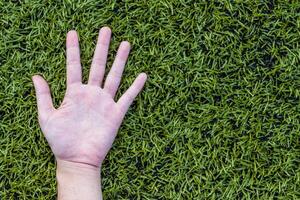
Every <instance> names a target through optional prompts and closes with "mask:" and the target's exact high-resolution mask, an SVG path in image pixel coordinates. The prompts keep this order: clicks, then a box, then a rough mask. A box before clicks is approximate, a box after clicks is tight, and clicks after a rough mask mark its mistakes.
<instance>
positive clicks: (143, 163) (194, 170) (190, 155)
mask: <svg viewBox="0 0 300 200" xmlns="http://www.w3.org/2000/svg"><path fill="white" fill-rule="evenodd" d="M74 2H75V1H74ZM74 2H71V1H64V2H61V3H58V1H22V2H21V1H4V0H0V66H1V68H0V70H1V71H0V72H1V76H0V83H1V84H0V106H1V107H0V120H1V121H0V199H55V196H56V182H55V164H54V158H53V155H52V154H51V151H50V149H49V147H48V145H47V143H46V140H45V139H44V137H43V135H42V132H41V131H40V129H39V126H38V122H37V110H36V101H35V94H34V89H33V85H32V82H31V79H30V77H31V76H32V75H33V74H36V73H40V74H42V75H43V76H44V77H45V78H46V79H47V80H48V81H49V83H50V85H51V89H52V95H53V97H54V101H55V105H56V106H57V105H59V103H60V102H61V100H62V98H63V94H64V91H65V62H66V61H65V35H66V33H67V31H68V30H70V29H76V30H78V32H79V35H80V40H81V50H82V64H83V66H84V76H85V80H87V74H88V69H89V66H90V63H91V57H92V54H93V50H94V47H95V42H96V37H97V33H98V30H99V28H100V27H102V26H104V25H108V26H110V27H111V28H112V30H113V40H112V46H111V50H110V53H111V54H110V57H109V63H108V69H109V66H111V63H112V60H113V55H115V52H116V48H117V45H118V44H119V42H120V41H122V40H129V41H130V42H131V43H132V45H133V48H132V53H131V56H130V58H129V61H128V65H127V68H126V71H125V74H124V79H123V85H122V87H121V89H120V92H122V91H124V90H125V89H126V88H127V87H128V86H129V85H130V83H131V82H132V81H133V79H134V77H135V76H136V75H137V74H138V73H139V72H142V71H144V72H146V73H148V75H149V81H148V82H147V84H146V88H145V90H144V92H143V93H142V95H140V96H139V97H138V99H137V101H136V102H135V104H134V105H133V107H132V108H131V109H130V111H129V113H128V115H127V117H126V119H125V121H124V123H123V125H122V127H121V130H120V132H119V135H118V137H117V139H116V141H115V143H114V146H113V149H112V150H111V152H110V153H109V155H108V157H107V159H106V161H105V163H104V166H103V170H102V178H103V180H102V185H103V192H104V198H105V199H299V198H300V191H299V188H300V170H299V166H300V139H299V138H300V125H299V119H300V114H299V113H300V112H299V111H300V106H299V95H300V93H299V88H300V68H299V67H300V65H299V64H300V63H299V60H300V49H299V48H300V31H299V30H300V29H299V28H300V2H299V1H297V0H291V1H286V0H278V1H272V0H270V1H263V0H260V1H257V0H252V1H233V0H231V1H229V0H228V1H193V0H187V1H166V0H160V1H154V0H149V1H146V0H144V1H133V0H129V1H126V2H124V1H123V2H116V1H95V0H91V1H76V2H77V3H74ZM119 95H120V93H119Z"/></svg>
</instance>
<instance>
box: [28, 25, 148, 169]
mask: <svg viewBox="0 0 300 200" xmlns="http://www.w3.org/2000/svg"><path fill="white" fill-rule="evenodd" d="M110 37H111V30H110V29H109V28H108V27H104V28H102V29H101V30H100V32H99V37H98V42H97V46H96V49H95V53H94V57H93V61H92V65H91V69H90V74H89V80H88V84H83V83H82V80H81V79H82V72H81V64H80V50H79V42H78V36H77V33H76V32H75V31H70V32H69V33H68V34H67V41H66V46H67V90H66V94H65V97H64V100H63V102H62V104H61V105H60V107H59V108H57V109H55V108H54V106H53V104H52V99H51V95H50V89H49V86H48V84H47V82H46V81H45V80H44V79H43V78H42V77H41V76H39V75H35V76H33V77H32V79H33V82H34V86H35V90H36V96H37V105H38V115H39V123H40V126H41V129H42V131H43V133H44V135H45V137H46V139H47V141H48V143H49V145H50V147H51V149H52V151H53V153H54V155H55V157H56V159H57V160H62V161H70V162H74V163H82V164H88V165H92V166H96V167H99V166H100V165H101V163H102V161H103V160H104V158H105V156H106V154H107V153H108V151H109V149H110V148H111V146H112V143H113V141H114V139H115V137H116V134H117V132H118V129H119V127H120V125H121V123H122V120H123V118H124V116H125V114H126V112H127V110H128V108H129V106H130V104H131V103H132V102H133V100H134V98H135V97H136V96H137V95H138V93H139V92H140V91H141V90H142V88H143V86H144V84H145V82H146V79H147V76H146V74H145V73H141V74H139V76H138V77H137V78H136V80H135V81H134V82H133V84H132V85H131V86H130V87H129V89H128V90H127V91H126V92H125V93H124V94H123V95H122V96H121V98H120V99H119V100H118V101H117V102H115V101H114V97H115V94H116V92H117V89H118V87H119V84H120V81H121V76H122V72H123V69H124V66H125V63H126V60H127V57H128V54H129V51H130V44H129V43H128V42H122V43H121V44H120V47H119V49H118V52H117V55H116V58H115V61H114V63H113V65H112V68H111V70H110V72H109V74H108V75H107V78H106V80H105V84H104V86H103V87H102V80H103V77H104V72H105V65H106V59H107V54H108V48H109V43H110Z"/></svg>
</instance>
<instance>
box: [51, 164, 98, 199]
mask: <svg viewBox="0 0 300 200" xmlns="http://www.w3.org/2000/svg"><path fill="white" fill-rule="evenodd" d="M56 177H57V190H58V198H57V199H58V200H69V199H72V200H75V199H80V200H81V199H86V200H94V199H95V200H96V199H97V200H99V199H102V192H101V178H100V168H97V167H93V166H91V165H86V164H79V163H72V162H68V161H61V160H57V170H56Z"/></svg>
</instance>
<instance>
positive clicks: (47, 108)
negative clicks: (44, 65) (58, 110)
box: [32, 75, 54, 121]
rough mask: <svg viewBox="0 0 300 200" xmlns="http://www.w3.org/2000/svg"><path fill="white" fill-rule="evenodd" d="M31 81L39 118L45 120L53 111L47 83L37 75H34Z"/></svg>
mask: <svg viewBox="0 0 300 200" xmlns="http://www.w3.org/2000/svg"><path fill="white" fill-rule="evenodd" d="M32 81H33V84H34V88H35V93H36V98H37V107H38V113H39V118H40V120H41V121H43V120H45V119H46V118H47V116H48V115H49V114H50V113H51V112H52V111H54V107H53V104H52V98H51V94H50V89H49V86H48V83H47V82H46V81H45V79H44V78H42V77H41V76H39V75H34V76H33V77H32Z"/></svg>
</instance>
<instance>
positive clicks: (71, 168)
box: [56, 158, 101, 175]
mask: <svg viewBox="0 0 300 200" xmlns="http://www.w3.org/2000/svg"><path fill="white" fill-rule="evenodd" d="M56 165H57V173H60V174H65V173H68V174H76V175H81V174H82V175H95V174H97V175H99V174H100V170H101V165H99V167H97V166H94V165H90V164H85V163H78V162H72V161H66V160H61V159H58V158H57V159H56Z"/></svg>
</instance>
